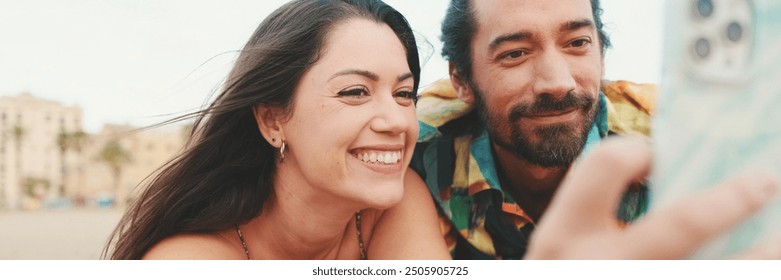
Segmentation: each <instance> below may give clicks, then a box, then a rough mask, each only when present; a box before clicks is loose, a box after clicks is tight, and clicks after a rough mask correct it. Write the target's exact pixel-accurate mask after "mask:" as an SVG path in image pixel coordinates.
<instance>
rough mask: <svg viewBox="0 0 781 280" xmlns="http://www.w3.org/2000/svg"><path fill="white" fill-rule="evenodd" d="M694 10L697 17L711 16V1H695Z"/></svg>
mask: <svg viewBox="0 0 781 280" xmlns="http://www.w3.org/2000/svg"><path fill="white" fill-rule="evenodd" d="M695 8H696V12H697V15H699V16H700V17H703V18H707V17H709V16H711V15H712V14H713V0H697V4H696V7H695Z"/></svg>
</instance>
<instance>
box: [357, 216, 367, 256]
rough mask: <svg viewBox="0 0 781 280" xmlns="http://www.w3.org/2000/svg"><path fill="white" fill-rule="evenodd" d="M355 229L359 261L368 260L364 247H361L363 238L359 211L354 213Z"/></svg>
mask: <svg viewBox="0 0 781 280" xmlns="http://www.w3.org/2000/svg"><path fill="white" fill-rule="evenodd" d="M355 228H356V229H357V230H358V248H360V250H361V259H362V260H367V259H369V258H368V257H367V256H366V247H364V246H363V236H362V235H361V211H360V210H358V211H357V212H355Z"/></svg>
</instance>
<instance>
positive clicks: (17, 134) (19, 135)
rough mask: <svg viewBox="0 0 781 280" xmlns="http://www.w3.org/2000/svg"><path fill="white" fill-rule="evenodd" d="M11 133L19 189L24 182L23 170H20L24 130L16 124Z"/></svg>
mask: <svg viewBox="0 0 781 280" xmlns="http://www.w3.org/2000/svg"><path fill="white" fill-rule="evenodd" d="M11 133H12V134H13V136H14V145H15V146H16V163H15V164H16V168H14V169H15V170H16V178H19V185H18V186H19V187H20V188H21V187H22V186H24V185H25V182H24V181H23V179H22V177H23V173H24V172H23V170H22V159H23V158H24V156H22V140H23V139H24V135H25V134H26V131H25V129H24V128H23V127H22V126H21V125H20V124H17V125H15V126H14V128H13V130H12V131H11Z"/></svg>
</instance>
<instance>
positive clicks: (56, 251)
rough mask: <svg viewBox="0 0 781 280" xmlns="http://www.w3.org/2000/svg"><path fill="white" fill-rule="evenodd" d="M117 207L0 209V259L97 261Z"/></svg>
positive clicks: (119, 212)
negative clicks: (36, 209) (35, 209)
mask: <svg viewBox="0 0 781 280" xmlns="http://www.w3.org/2000/svg"><path fill="white" fill-rule="evenodd" d="M122 213H123V210H121V209H101V208H70V209H51V210H39V211H0V260H97V259H99V258H100V254H101V252H102V250H103V246H104V245H105V243H106V240H107V238H108V236H109V234H111V231H112V230H114V227H115V226H116V224H117V223H118V222H119V219H120V218H121V217H122Z"/></svg>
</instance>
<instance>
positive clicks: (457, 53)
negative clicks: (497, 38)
mask: <svg viewBox="0 0 781 280" xmlns="http://www.w3.org/2000/svg"><path fill="white" fill-rule="evenodd" d="M470 3H471V2H470V1H469V0H451V1H450V6H448V8H447V13H446V14H445V20H444V21H443V22H442V37H440V39H441V40H442V44H443V46H442V56H443V57H444V58H445V59H446V60H448V61H450V62H452V63H453V64H454V65H455V68H456V72H457V73H458V74H459V75H460V77H461V78H462V79H464V80H465V81H470V82H471V80H472V59H471V56H472V52H471V46H470V44H471V42H472V36H474V34H475V31H476V30H477V22H476V20H475V15H474V10H473V7H472V5H471V4H470ZM591 13H592V15H593V16H594V25H595V27H596V28H597V32H598V33H599V42H600V45H601V46H602V53H603V54H604V53H605V50H606V49H607V48H609V47H610V38H608V35H607V33H605V30H604V28H603V24H602V18H601V16H602V8H600V5H599V0H591Z"/></svg>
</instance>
